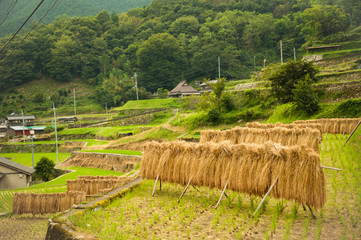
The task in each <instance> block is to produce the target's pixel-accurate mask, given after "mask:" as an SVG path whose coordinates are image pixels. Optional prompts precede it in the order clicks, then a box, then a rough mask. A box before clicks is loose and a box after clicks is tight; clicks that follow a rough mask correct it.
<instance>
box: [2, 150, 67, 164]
mask: <svg viewBox="0 0 361 240" xmlns="http://www.w3.org/2000/svg"><path fill="white" fill-rule="evenodd" d="M0 156H1V157H5V158H11V159H10V160H11V161H14V162H17V163H20V164H22V165H25V166H28V167H32V155H31V153H0ZM42 157H47V158H49V159H50V160H52V161H53V162H55V163H56V153H35V154H34V161H35V165H36V163H37V162H38V161H40V158H42ZM69 157H70V153H59V163H61V162H63V161H64V160H66V159H68V158H69Z"/></svg>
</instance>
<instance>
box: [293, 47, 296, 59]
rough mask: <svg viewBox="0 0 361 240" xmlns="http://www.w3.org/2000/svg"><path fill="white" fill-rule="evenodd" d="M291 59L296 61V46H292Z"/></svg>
mask: <svg viewBox="0 0 361 240" xmlns="http://www.w3.org/2000/svg"><path fill="white" fill-rule="evenodd" d="M293 59H294V60H295V61H296V48H295V47H293Z"/></svg>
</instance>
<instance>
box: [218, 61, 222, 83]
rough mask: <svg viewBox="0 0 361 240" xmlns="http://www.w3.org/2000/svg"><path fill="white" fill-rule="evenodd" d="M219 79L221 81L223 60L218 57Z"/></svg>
mask: <svg viewBox="0 0 361 240" xmlns="http://www.w3.org/2000/svg"><path fill="white" fill-rule="evenodd" d="M218 79H221V58H220V57H219V56H218Z"/></svg>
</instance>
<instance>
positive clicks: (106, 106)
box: [105, 102, 109, 120]
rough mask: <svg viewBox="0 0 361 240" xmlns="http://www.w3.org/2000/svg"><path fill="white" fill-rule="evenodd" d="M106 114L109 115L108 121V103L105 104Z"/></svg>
mask: <svg viewBox="0 0 361 240" xmlns="http://www.w3.org/2000/svg"><path fill="white" fill-rule="evenodd" d="M105 112H106V113H107V120H108V119H109V118H108V103H107V102H106V103H105Z"/></svg>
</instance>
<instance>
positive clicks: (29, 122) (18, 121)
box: [6, 113, 35, 126]
mask: <svg viewBox="0 0 361 240" xmlns="http://www.w3.org/2000/svg"><path fill="white" fill-rule="evenodd" d="M34 120H35V116H34V115H32V114H31V115H19V114H16V113H12V114H10V115H9V116H7V117H6V122H7V125H8V126H22V125H23V122H24V125H25V126H34V125H35V124H34Z"/></svg>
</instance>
